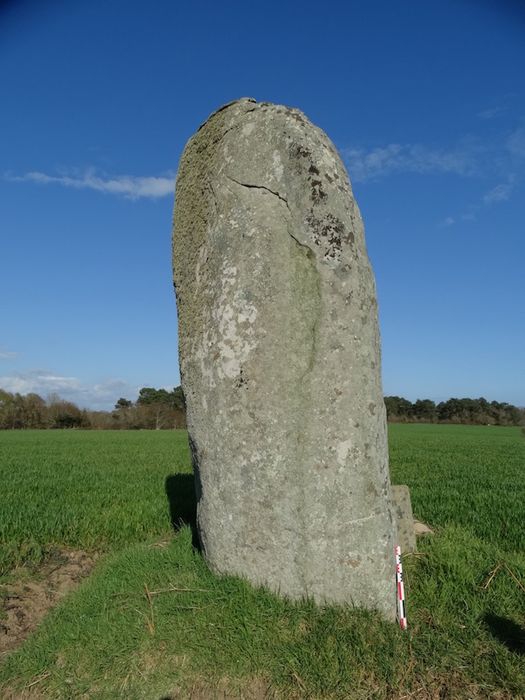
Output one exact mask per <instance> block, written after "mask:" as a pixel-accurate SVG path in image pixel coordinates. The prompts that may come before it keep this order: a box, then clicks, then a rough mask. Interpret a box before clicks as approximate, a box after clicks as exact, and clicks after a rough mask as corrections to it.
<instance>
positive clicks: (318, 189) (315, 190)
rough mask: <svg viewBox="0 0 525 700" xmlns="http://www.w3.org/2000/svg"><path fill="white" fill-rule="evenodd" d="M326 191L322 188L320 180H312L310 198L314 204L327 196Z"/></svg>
mask: <svg viewBox="0 0 525 700" xmlns="http://www.w3.org/2000/svg"><path fill="white" fill-rule="evenodd" d="M327 196H328V195H327V194H326V192H325V191H324V190H323V183H322V182H321V180H312V200H313V202H314V204H318V203H319V202H321V201H322V200H323V199H326V198H327Z"/></svg>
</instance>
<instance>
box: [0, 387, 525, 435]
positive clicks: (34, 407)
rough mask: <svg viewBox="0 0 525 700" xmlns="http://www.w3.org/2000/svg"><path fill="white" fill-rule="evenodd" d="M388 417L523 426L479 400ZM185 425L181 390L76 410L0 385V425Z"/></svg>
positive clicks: (400, 403) (392, 404)
mask: <svg viewBox="0 0 525 700" xmlns="http://www.w3.org/2000/svg"><path fill="white" fill-rule="evenodd" d="M385 406H386V411H387V417H388V420H389V421H391V422H393V423H463V424H468V425H525V408H518V407H516V406H513V405H512V404H509V403H500V402H499V401H490V402H489V401H487V400H486V399H484V398H479V399H466V398H465V399H448V401H442V402H441V403H437V404H436V403H435V402H434V401H431V400H430V399H418V400H417V401H414V402H413V403H412V402H411V401H409V400H408V399H405V398H403V397H401V396H385ZM185 427H186V409H185V402H184V394H183V391H182V388H181V387H180V386H177V387H175V388H174V389H172V390H171V391H168V390H167V389H154V388H153V387H143V388H142V389H140V391H139V395H138V397H137V399H136V401H131V400H129V399H126V398H120V399H119V400H118V401H117V402H116V404H115V407H114V409H113V410H111V411H91V410H87V409H81V408H79V407H78V406H77V405H76V404H75V403H73V402H72V401H66V400H65V399H62V398H60V397H59V396H58V395H56V394H52V395H51V396H49V397H48V398H47V399H46V400H45V399H43V398H42V397H41V396H39V395H38V394H35V393H30V394H25V395H22V394H13V393H10V392H8V391H4V390H3V389H0V429H3V430H13V429H24V428H50V429H58V428H86V429H89V428H92V429H96V430H141V429H142V430H169V429H175V428H185Z"/></svg>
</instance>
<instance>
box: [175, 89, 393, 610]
mask: <svg viewBox="0 0 525 700" xmlns="http://www.w3.org/2000/svg"><path fill="white" fill-rule="evenodd" d="M173 265H174V278H175V284H176V291H177V303H178V316H179V354H180V367H181V379H182V386H183V388H184V392H185V396H186V402H187V416H188V429H189V435H190V445H191V448H192V453H193V462H194V468H195V476H196V484H197V499H198V530H199V536H200V540H201V545H202V549H203V552H204V555H205V557H206V560H207V562H208V563H209V565H210V567H211V568H212V570H214V571H216V572H218V573H228V574H238V575H240V576H243V577H245V578H247V579H249V580H250V581H251V582H253V583H255V584H263V585H265V586H268V587H269V588H271V589H272V590H274V591H277V592H280V593H281V594H283V595H286V596H289V597H291V598H300V597H303V596H310V597H313V598H314V599H315V600H316V601H318V602H330V603H350V604H355V605H359V606H365V607H367V608H374V609H378V610H379V611H381V612H382V613H383V614H384V615H385V616H386V617H387V618H390V619H393V618H394V616H395V584H394V581H395V569H394V556H393V550H394V527H395V526H394V522H393V514H392V509H391V502H390V498H391V497H390V480H389V473H388V451H387V438H386V418H385V408H384V403H383V395H382V389H381V374H380V370H381V368H380V346H379V333H378V323H377V303H376V292H375V283H374V278H373V275H372V271H371V268H370V264H369V261H368V257H367V253H366V248H365V241H364V234H363V223H362V220H361V216H360V213H359V209H358V207H357V204H356V202H355V200H354V197H353V195H352V190H351V186H350V182H349V180H348V176H347V173H346V171H345V168H344V166H343V163H342V162H341V159H340V158H339V155H338V154H337V152H336V150H335V148H334V146H333V145H332V143H331V142H330V140H329V139H328V138H327V136H326V135H325V134H324V132H323V131H321V130H320V129H318V128H317V127H315V126H313V124H311V122H309V121H308V119H307V118H306V117H305V116H304V114H302V112H300V111H298V110H296V109H289V108H287V107H283V106H278V105H273V104H268V103H257V102H255V100H252V99H242V100H239V101H237V102H233V103H231V104H229V105H226V106H225V107H223V108H221V109H220V110H218V111H217V112H215V113H214V114H213V115H212V116H211V117H210V118H209V119H208V121H207V122H206V123H205V124H204V125H203V126H201V127H200V129H199V130H198V132H197V133H196V134H195V135H194V136H193V137H192V138H191V139H190V141H189V142H188V144H187V146H186V148H185V150H184V153H183V155H182V159H181V162H180V168H179V173H178V177H177V190H176V201H175V215H174V234H173Z"/></svg>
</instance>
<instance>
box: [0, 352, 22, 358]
mask: <svg viewBox="0 0 525 700" xmlns="http://www.w3.org/2000/svg"><path fill="white" fill-rule="evenodd" d="M17 356H18V353H17V352H13V351H12V350H0V360H13V359H14V358H15V357H17Z"/></svg>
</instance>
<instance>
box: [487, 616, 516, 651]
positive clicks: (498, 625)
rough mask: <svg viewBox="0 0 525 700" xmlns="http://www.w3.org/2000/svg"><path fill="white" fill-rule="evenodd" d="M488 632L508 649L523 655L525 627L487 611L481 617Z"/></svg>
mask: <svg viewBox="0 0 525 700" xmlns="http://www.w3.org/2000/svg"><path fill="white" fill-rule="evenodd" d="M483 620H484V622H485V624H486V625H487V627H488V630H489V632H490V633H491V634H492V636H493V637H495V638H496V639H497V640H499V641H500V642H501V643H502V644H504V645H505V646H506V647H507V649H508V650H509V651H513V652H514V653H515V654H519V655H520V656H523V655H525V629H524V628H523V627H521V626H520V625H517V624H516V623H515V622H513V620H511V619H510V618H508V617H500V616H499V615H493V614H492V613H487V614H486V615H485V617H484V618H483Z"/></svg>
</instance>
